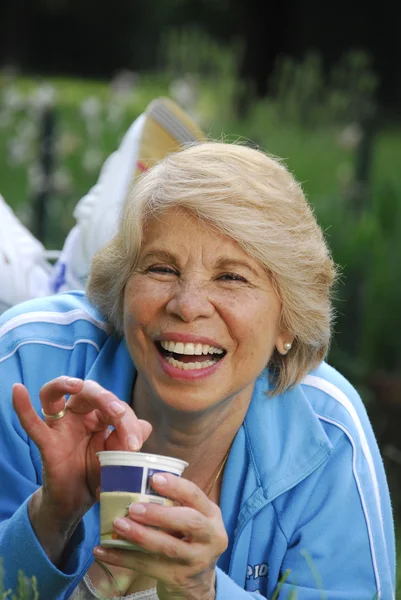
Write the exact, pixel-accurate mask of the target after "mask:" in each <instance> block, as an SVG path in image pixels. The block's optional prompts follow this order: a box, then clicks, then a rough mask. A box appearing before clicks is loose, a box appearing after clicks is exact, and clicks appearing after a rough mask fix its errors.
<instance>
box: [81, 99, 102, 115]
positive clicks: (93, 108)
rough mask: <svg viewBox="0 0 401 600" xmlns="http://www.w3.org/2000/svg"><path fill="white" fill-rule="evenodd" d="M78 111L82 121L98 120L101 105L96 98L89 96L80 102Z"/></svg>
mask: <svg viewBox="0 0 401 600" xmlns="http://www.w3.org/2000/svg"><path fill="white" fill-rule="evenodd" d="M80 111H81V115H82V116H83V118H84V119H87V120H92V119H98V118H99V117H100V113H101V112H102V103H101V101H100V100H99V99H98V98H95V97H94V96H89V97H88V98H85V100H83V101H82V102H81V105H80Z"/></svg>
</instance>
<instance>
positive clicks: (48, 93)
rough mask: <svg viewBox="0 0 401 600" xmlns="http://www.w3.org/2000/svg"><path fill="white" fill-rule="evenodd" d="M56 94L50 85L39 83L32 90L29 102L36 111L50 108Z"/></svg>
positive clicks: (54, 101)
mask: <svg viewBox="0 0 401 600" xmlns="http://www.w3.org/2000/svg"><path fill="white" fill-rule="evenodd" d="M56 95H57V94H56V89H55V88H54V87H53V86H52V85H47V84H46V85H40V86H38V87H37V88H36V89H35V90H34V91H33V92H32V94H31V96H30V98H29V104H30V106H31V107H32V108H33V109H34V110H36V111H40V110H44V109H46V108H51V107H52V106H54V104H55V103H56Z"/></svg>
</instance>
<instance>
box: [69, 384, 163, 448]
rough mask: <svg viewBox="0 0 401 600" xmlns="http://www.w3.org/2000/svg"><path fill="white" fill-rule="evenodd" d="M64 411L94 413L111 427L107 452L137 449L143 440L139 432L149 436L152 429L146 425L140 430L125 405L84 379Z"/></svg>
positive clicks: (111, 394)
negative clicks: (111, 431)
mask: <svg viewBox="0 0 401 600" xmlns="http://www.w3.org/2000/svg"><path fill="white" fill-rule="evenodd" d="M68 408H69V410H70V411H71V412H72V413H76V414H84V413H87V412H89V411H91V410H97V411H98V414H99V416H100V418H101V419H102V420H103V422H104V423H105V424H107V425H111V426H112V427H113V428H114V431H113V433H112V434H111V435H110V437H109V438H108V439H107V444H106V447H107V449H108V450H115V449H119V450H125V449H126V450H131V451H137V450H140V448H141V447H142V444H143V441H144V437H143V430H144V432H145V435H149V434H150V431H151V429H152V426H151V425H150V423H148V424H147V425H146V426H145V427H144V425H143V423H144V422H143V421H139V419H138V418H137V416H136V415H135V413H134V411H133V410H132V409H131V408H130V406H129V405H128V404H127V403H126V402H123V401H121V400H119V398H117V396H115V395H114V394H113V393H112V392H110V391H109V390H106V389H105V388H103V387H102V386H101V385H100V384H99V383H97V382H96V381H91V380H86V381H85V382H84V385H83V387H82V389H81V390H80V392H78V393H77V394H74V395H73V396H71V398H70V400H69V402H68Z"/></svg>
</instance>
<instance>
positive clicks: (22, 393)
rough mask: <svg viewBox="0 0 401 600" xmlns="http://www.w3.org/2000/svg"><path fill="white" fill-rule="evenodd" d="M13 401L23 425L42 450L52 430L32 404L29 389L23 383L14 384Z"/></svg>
mask: <svg viewBox="0 0 401 600" xmlns="http://www.w3.org/2000/svg"><path fill="white" fill-rule="evenodd" d="M12 401H13V407H14V410H15V412H16V413H17V415H18V419H19V422H20V423H21V426H22V427H23V428H24V430H25V432H26V433H27V435H28V436H29V437H30V438H31V439H32V440H33V441H34V442H35V444H36V445H37V446H38V448H39V449H40V450H41V449H42V448H43V447H44V446H45V445H46V444H47V443H48V442H49V441H50V439H51V430H50V429H49V427H48V426H47V425H46V423H45V422H44V421H43V420H42V419H41V418H40V417H39V415H38V413H37V412H36V410H35V409H34V407H33V406H32V403H31V399H30V397H29V393H28V390H27V389H26V387H25V386H24V385H22V383H15V384H14V385H13V393H12Z"/></svg>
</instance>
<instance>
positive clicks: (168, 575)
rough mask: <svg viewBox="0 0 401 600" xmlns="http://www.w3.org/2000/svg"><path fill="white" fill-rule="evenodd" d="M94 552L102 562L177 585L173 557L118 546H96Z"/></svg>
mask: <svg viewBox="0 0 401 600" xmlns="http://www.w3.org/2000/svg"><path fill="white" fill-rule="evenodd" d="M93 554H94V555H95V556H96V558H98V559H99V560H101V561H102V562H104V563H106V564H109V565H115V566H119V567H124V568H126V569H130V570H132V571H135V572H136V573H140V574H141V575H145V576H148V577H153V578H154V579H157V580H158V581H163V582H171V583H174V584H175V585H177V582H176V581H172V579H173V577H174V575H175V573H176V571H177V569H173V568H172V567H173V563H172V561H171V559H168V558H165V557H163V556H154V555H151V554H145V552H141V551H140V550H127V549H125V550H119V549H117V548H104V547H103V546H96V547H95V548H94V549H93Z"/></svg>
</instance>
